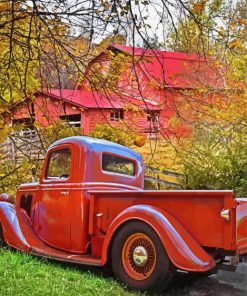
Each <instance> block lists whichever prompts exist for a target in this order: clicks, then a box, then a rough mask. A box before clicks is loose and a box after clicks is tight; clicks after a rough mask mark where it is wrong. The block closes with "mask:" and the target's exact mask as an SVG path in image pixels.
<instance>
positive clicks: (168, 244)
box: [102, 205, 215, 272]
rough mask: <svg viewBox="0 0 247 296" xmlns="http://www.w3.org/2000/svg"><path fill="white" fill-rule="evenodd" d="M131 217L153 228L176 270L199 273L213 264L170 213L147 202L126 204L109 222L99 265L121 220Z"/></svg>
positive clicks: (103, 260) (122, 222)
mask: <svg viewBox="0 0 247 296" xmlns="http://www.w3.org/2000/svg"><path fill="white" fill-rule="evenodd" d="M131 220H139V221H143V222H145V223H147V224H148V225H149V226H151V227H152V228H153V229H154V231H155V232H156V233H157V235H158V236H159V238H160V240H161V242H162V243H163V246H164V248H165V250H166V252H167V255H168V257H169V258H170V260H171V262H172V263H173V264H174V265H175V266H176V267H177V268H178V269H182V270H186V271H195V272H203V271H207V270H210V269H212V268H213V267H215V261H214V259H213V258H212V257H211V256H210V255H209V254H207V253H206V252H205V251H204V249H203V248H202V247H201V246H200V245H199V244H198V243H197V242H196V241H195V240H194V238H193V237H192V236H191V235H190V234H189V233H188V231H187V230H186V229H185V228H184V227H183V226H182V225H181V224H180V223H179V222H178V221H177V220H176V219H175V218H174V217H173V216H172V215H171V214H170V213H168V212H167V211H164V210H160V209H159V208H156V207H152V206H148V205H136V206H132V207H129V208H127V209H125V210H124V211H123V212H121V213H120V214H119V215H118V216H117V217H116V218H115V220H114V221H113V222H112V223H111V225H110V227H109V228H108V230H107V233H106V236H105V239H104V244H103V249H102V263H103V264H105V263H106V261H107V254H108V249H109V246H110V243H111V240H112V239H113V238H114V235H115V233H116V232H117V230H118V229H119V228H120V227H121V226H122V225H123V224H124V223H125V222H129V221H131Z"/></svg>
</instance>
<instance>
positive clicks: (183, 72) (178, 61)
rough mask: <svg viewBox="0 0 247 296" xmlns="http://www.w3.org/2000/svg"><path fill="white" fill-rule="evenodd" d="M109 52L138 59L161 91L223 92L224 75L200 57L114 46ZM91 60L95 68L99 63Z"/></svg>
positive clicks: (111, 46)
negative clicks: (201, 88) (212, 89)
mask: <svg viewBox="0 0 247 296" xmlns="http://www.w3.org/2000/svg"><path fill="white" fill-rule="evenodd" d="M108 50H113V51H119V52H123V53H125V54H127V55H134V56H135V57H136V64H138V66H140V67H141V69H142V71H143V72H144V73H145V74H146V75H147V76H148V77H149V79H150V80H151V81H152V82H155V84H156V85H157V86H159V87H162V88H163V87H164V86H165V87H170V88H185V89H195V88H200V87H209V88H214V89H215V88H222V87H223V81H222V73H219V71H218V69H217V67H216V65H215V64H214V61H213V60H212V59H211V60H210V59H209V58H208V59H206V57H205V56H199V55H198V54H187V53H183V52H169V51H162V50H154V49H145V48H135V47H130V46H126V45H119V44H111V45H109V46H108V47H107V48H106V50H105V51H102V52H101V53H100V54H99V55H98V56H97V57H99V56H100V55H101V54H103V53H105V52H106V51H108ZM97 57H95V58H94V59H93V60H91V62H90V64H92V63H93V62H94V61H95V59H97Z"/></svg>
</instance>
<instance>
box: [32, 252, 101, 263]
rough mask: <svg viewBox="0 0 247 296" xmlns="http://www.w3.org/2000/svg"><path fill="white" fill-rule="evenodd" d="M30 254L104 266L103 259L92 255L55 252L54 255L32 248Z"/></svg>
mask: <svg viewBox="0 0 247 296" xmlns="http://www.w3.org/2000/svg"><path fill="white" fill-rule="evenodd" d="M30 254H31V255H35V256H38V257H42V258H47V259H51V260H57V261H62V262H68V263H76V264H83V265H93V266H102V262H101V258H99V257H95V256H91V255H73V254H71V253H66V252H61V251H56V252H54V250H53V252H52V253H44V252H43V251H42V250H39V249H36V248H31V250H30Z"/></svg>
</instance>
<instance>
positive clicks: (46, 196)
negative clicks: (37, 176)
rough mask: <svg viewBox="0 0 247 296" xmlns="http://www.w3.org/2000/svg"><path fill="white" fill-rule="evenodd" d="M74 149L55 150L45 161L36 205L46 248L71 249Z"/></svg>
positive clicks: (66, 147)
mask: <svg viewBox="0 0 247 296" xmlns="http://www.w3.org/2000/svg"><path fill="white" fill-rule="evenodd" d="M71 174H72V149H71V147H70V145H60V146H59V147H55V148H53V149H52V150H51V151H50V152H49V153H48V156H47V158H46V161H45V164H44V171H43V173H42V176H41V180H40V190H39V192H38V198H37V202H36V211H37V212H38V213H37V215H35V216H36V217H35V221H34V222H35V223H34V224H35V225H34V227H35V229H36V231H37V233H38V235H39V236H40V238H41V239H42V240H43V241H44V242H46V243H47V244H49V245H51V246H53V247H55V248H59V249H63V250H69V249H70V222H71V217H70V199H71Z"/></svg>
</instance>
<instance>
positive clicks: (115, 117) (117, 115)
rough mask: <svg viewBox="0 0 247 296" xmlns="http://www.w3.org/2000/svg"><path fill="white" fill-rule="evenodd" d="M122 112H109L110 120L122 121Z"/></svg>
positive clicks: (120, 110) (119, 110)
mask: <svg viewBox="0 0 247 296" xmlns="http://www.w3.org/2000/svg"><path fill="white" fill-rule="evenodd" d="M123 119H124V111H123V110H122V109H116V110H111V112H110V120H123Z"/></svg>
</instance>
